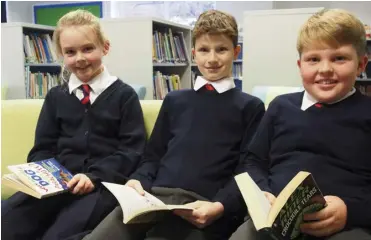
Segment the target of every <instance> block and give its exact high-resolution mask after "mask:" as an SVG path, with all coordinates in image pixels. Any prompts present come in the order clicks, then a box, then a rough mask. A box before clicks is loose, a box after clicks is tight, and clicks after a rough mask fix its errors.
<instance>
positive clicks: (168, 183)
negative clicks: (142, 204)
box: [87, 10, 265, 240]
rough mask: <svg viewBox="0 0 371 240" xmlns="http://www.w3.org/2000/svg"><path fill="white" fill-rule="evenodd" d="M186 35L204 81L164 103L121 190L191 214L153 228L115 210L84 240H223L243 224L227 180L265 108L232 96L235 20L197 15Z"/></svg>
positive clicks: (239, 205)
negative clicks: (177, 206)
mask: <svg viewBox="0 0 371 240" xmlns="http://www.w3.org/2000/svg"><path fill="white" fill-rule="evenodd" d="M193 33H194V34H193V47H194V48H193V51H192V52H193V54H194V57H195V61H196V63H197V66H198V68H199V70H200V72H201V73H202V75H203V76H202V77H198V78H197V79H196V82H195V86H194V89H184V90H180V91H173V92H170V93H169V94H168V95H167V96H166V97H165V99H164V101H163V104H162V107H161V110H160V113H159V116H158V118H157V121H156V124H155V127H154V129H153V132H152V135H151V138H150V140H149V142H148V145H147V148H146V150H145V153H144V156H143V159H142V162H141V164H140V165H139V167H138V169H137V170H136V171H135V172H134V174H132V175H131V177H130V178H131V180H129V181H128V182H127V184H126V185H128V186H130V187H133V188H134V189H136V190H137V191H138V192H139V193H140V194H143V189H145V190H147V191H149V192H151V193H152V194H154V195H156V196H157V197H159V198H160V199H161V200H163V202H165V203H167V204H188V205H189V206H192V207H193V208H194V210H193V211H192V212H188V211H187V212H182V211H176V212H174V213H175V214H170V215H168V216H166V217H165V218H164V219H162V220H161V221H160V222H158V223H154V224H139V225H124V224H123V223H122V210H121V208H120V207H117V208H116V209H115V210H114V211H113V212H112V213H111V214H110V215H109V216H108V217H107V218H106V219H105V220H104V221H103V222H102V223H101V224H100V225H99V226H98V227H97V229H96V230H94V232H93V233H92V234H91V236H90V238H87V239H103V238H104V237H107V236H109V239H113V240H114V239H151V238H156V239H176V240H185V239H190V240H191V239H192V240H197V239H223V240H225V239H228V238H229V237H230V236H231V235H232V233H233V232H234V231H235V230H236V229H237V227H238V226H239V225H240V224H241V223H242V222H243V218H244V216H245V213H246V211H241V209H244V208H245V209H246V207H244V203H243V200H242V196H241V194H240V193H239V191H238V188H237V186H236V183H235V181H234V179H233V176H234V174H235V170H236V167H237V165H238V163H239V160H240V153H241V151H243V149H244V147H245V146H246V145H248V144H249V142H250V140H251V138H252V137H253V135H254V133H255V130H256V128H257V126H258V124H259V122H260V119H261V118H262V116H263V115H264V112H265V110H264V104H263V102H262V101H261V100H259V99H258V98H256V97H253V96H250V95H248V94H246V93H243V92H241V91H240V90H239V89H236V88H235V85H234V79H233V77H232V76H231V75H232V66H233V60H234V59H236V57H237V56H238V53H239V51H240V47H239V46H238V45H237V42H236V39H237V35H238V31H237V24H236V22H235V19H234V18H233V17H231V16H230V15H228V14H225V13H222V12H220V11H216V10H211V11H208V12H205V13H203V14H201V15H200V17H199V19H198V21H197V23H196V26H195V28H194V32H193ZM177 215H178V216H177Z"/></svg>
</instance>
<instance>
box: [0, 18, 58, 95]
mask: <svg viewBox="0 0 371 240" xmlns="http://www.w3.org/2000/svg"><path fill="white" fill-rule="evenodd" d="M53 31H54V28H53V27H50V26H44V25H38V24H30V23H2V24H1V82H2V84H4V85H5V86H6V87H7V99H24V98H26V88H25V66H30V68H31V69H32V70H34V71H39V70H40V72H58V71H60V64H57V63H50V64H49V63H41V64H37V63H33V64H31V63H26V62H25V57H24V52H23V34H24V33H31V32H36V33H48V34H52V33H53Z"/></svg>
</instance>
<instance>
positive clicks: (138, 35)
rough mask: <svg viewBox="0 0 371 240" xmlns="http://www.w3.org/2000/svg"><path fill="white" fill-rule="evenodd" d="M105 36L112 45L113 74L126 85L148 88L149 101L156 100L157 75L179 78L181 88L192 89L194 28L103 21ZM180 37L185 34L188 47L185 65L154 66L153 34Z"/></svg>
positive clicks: (138, 20)
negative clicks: (163, 33) (192, 33)
mask: <svg viewBox="0 0 371 240" xmlns="http://www.w3.org/2000/svg"><path fill="white" fill-rule="evenodd" d="M101 25H102V29H103V31H104V33H105V34H106V36H107V38H108V39H109V41H110V43H111V49H110V52H109V53H108V54H107V56H106V57H105V58H104V60H103V61H104V64H105V65H106V66H107V68H108V69H109V71H110V73H111V74H112V75H114V76H117V77H119V78H120V79H121V80H123V81H124V82H126V83H129V84H139V85H143V86H144V87H146V90H147V94H146V96H145V99H146V100H148V99H154V96H153V90H154V80H153V78H154V73H155V72H157V71H160V72H161V73H162V74H168V75H171V74H177V75H179V77H180V83H181V88H191V63H190V59H189V56H190V52H191V28H190V27H188V26H184V25H180V24H176V23H173V22H170V21H166V20H163V19H160V18H154V17H127V18H115V19H102V20H101ZM169 29H171V31H172V33H174V34H177V33H178V32H182V33H183V36H184V43H185V45H186V48H187V49H186V50H185V51H186V52H187V53H186V55H187V59H186V61H185V62H176V63H173V62H154V61H153V47H152V46H153V44H152V41H153V38H154V37H153V34H154V32H155V31H158V32H168V30H169Z"/></svg>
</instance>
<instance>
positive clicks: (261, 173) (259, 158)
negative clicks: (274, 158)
mask: <svg viewBox="0 0 371 240" xmlns="http://www.w3.org/2000/svg"><path fill="white" fill-rule="evenodd" d="M276 112H277V104H276V99H275V100H273V101H272V102H271V104H270V105H269V107H268V110H267V112H266V113H265V115H264V117H263V119H262V121H261V123H260V125H259V127H258V129H257V131H256V134H255V136H254V138H253V139H252V141H251V143H250V145H249V146H246V148H245V150H244V151H243V154H242V155H243V156H242V161H241V165H240V168H239V171H238V173H242V172H248V174H249V175H250V176H251V178H252V179H254V181H255V182H256V184H257V185H258V186H259V188H260V189H261V190H262V191H267V192H272V190H271V189H270V187H269V184H268V174H269V165H270V157H269V154H270V149H271V141H272V138H273V136H274V116H275V114H276Z"/></svg>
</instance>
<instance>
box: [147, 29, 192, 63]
mask: <svg viewBox="0 0 371 240" xmlns="http://www.w3.org/2000/svg"><path fill="white" fill-rule="evenodd" d="M152 37H153V41H152V58H153V62H155V63H187V62H188V59H189V58H188V52H187V47H186V44H185V40H184V34H183V32H177V33H174V34H173V32H172V31H171V29H170V28H169V30H168V32H165V33H162V32H159V31H154V33H153V36H152Z"/></svg>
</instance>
